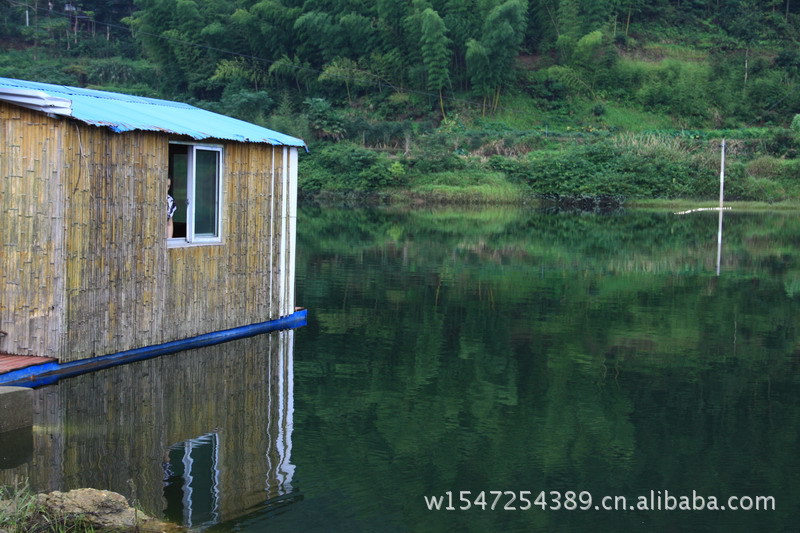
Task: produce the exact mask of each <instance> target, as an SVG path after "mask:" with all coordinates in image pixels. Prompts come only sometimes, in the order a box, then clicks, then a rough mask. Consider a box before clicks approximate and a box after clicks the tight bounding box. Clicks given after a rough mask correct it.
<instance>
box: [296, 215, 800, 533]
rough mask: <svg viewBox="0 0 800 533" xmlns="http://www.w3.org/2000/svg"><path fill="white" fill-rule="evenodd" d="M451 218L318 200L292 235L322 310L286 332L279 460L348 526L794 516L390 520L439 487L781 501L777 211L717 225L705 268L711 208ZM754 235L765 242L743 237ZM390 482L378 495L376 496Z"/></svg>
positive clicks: (781, 520) (486, 527)
mask: <svg viewBox="0 0 800 533" xmlns="http://www.w3.org/2000/svg"><path fill="white" fill-rule="evenodd" d="M453 213H454V212H452V211H451V212H448V214H447V215H446V216H442V217H440V216H438V214H437V213H436V212H428V211H426V212H421V213H409V212H403V213H391V212H386V211H381V212H377V213H371V212H368V211H364V212H350V213H347V214H346V215H344V214H343V216H344V217H345V219H344V220H343V221H338V220H337V218H336V217H337V213H335V212H333V213H332V212H320V213H318V215H319V217H321V218H319V219H315V220H311V221H309V224H310V226H311V227H312V228H315V229H313V230H309V231H310V233H307V234H306V235H305V236H303V235H302V234H301V236H300V238H301V239H305V244H304V245H303V246H300V247H299V251H300V253H299V256H298V274H299V279H300V280H301V281H300V287H301V290H300V294H301V295H302V296H301V300H302V301H303V303H304V305H308V306H309V307H310V308H312V309H314V310H315V311H314V312H315V316H316V317H319V320H315V321H314V323H313V324H312V325H310V326H309V327H307V328H304V329H303V330H301V331H300V332H299V335H301V336H302V345H303V347H304V351H303V357H301V358H300V359H299V361H298V364H297V375H298V377H299V379H301V380H302V381H303V383H304V386H303V388H302V390H300V391H299V393H298V395H297V402H298V410H297V413H298V414H297V419H298V420H297V422H298V427H303V430H302V433H303V437H302V441H303V442H304V443H305V444H304V445H303V447H302V448H301V449H300V450H299V451H298V453H297V454H296V459H297V461H298V463H299V464H302V465H303V471H304V473H307V475H310V476H313V477H314V478H315V479H314V480H311V482H312V483H313V481H316V480H317V479H319V480H324V482H320V483H324V485H325V487H332V488H331V489H330V493H331V494H335V496H336V499H337V503H338V501H339V500H341V501H345V502H348V504H349V506H348V513H347V518H351V517H353V516H355V521H356V522H357V523H358V524H372V523H378V521H379V520H382V522H381V523H382V524H383V525H384V526H385V527H384V529H386V530H397V531H403V530H413V529H414V526H418V525H419V524H424V527H423V528H422V529H425V530H430V531H439V530H442V531H445V530H446V531H456V530H458V531H500V530H503V531H629V530H634V529H636V528H639V529H642V528H644V529H646V530H653V531H671V530H675V531H689V530H695V531H715V530H719V531H722V530H725V531H755V530H765V529H774V530H781V529H782V528H781V524H786V523H792V522H791V520H790V519H789V518H787V517H789V516H796V515H797V511H796V508H795V507H793V506H791V505H789V504H787V508H786V510H783V511H780V512H778V513H771V514H768V515H765V514H763V513H762V514H756V513H750V514H747V515H745V514H744V513H740V514H738V515H735V516H734V515H733V514H732V513H728V514H727V515H726V514H725V513H716V514H707V515H702V514H701V513H696V514H694V515H692V516H691V517H687V513H683V514H680V515H678V513H671V514H670V513H651V514H641V513H583V514H581V513H573V514H572V515H570V520H569V524H568V525H567V521H566V520H565V515H564V513H561V514H558V513H529V514H524V513H517V514H513V513H506V514H502V513H497V512H495V513H494V514H491V513H489V512H485V513H483V512H474V513H458V512H454V513H439V514H437V513H427V514H424V515H422V516H419V515H416V516H414V519H412V518H409V515H413V513H414V509H415V507H414V506H415V503H414V502H418V501H419V499H420V495H421V494H433V493H437V492H440V491H444V490H453V489H452V487H458V488H459V489H463V490H470V489H472V490H480V489H485V488H491V487H496V486H498V485H500V484H505V485H506V486H509V487H517V488H520V487H524V488H526V489H527V488H533V489H534V490H540V489H542V488H545V489H551V490H562V491H563V490H570V489H574V488H575V487H579V489H574V490H587V491H591V492H592V493H594V494H596V495H597V494H608V493H609V491H615V493H618V494H627V495H633V494H639V493H643V492H645V491H646V490H650V489H652V488H654V487H655V488H656V489H657V490H659V489H663V488H669V490H670V491H671V492H672V491H675V492H679V491H681V492H684V493H688V494H691V490H692V489H696V490H698V491H705V493H707V494H724V495H726V496H727V495H730V494H743V493H745V492H751V493H757V492H758V493H769V492H770V491H772V492H776V493H777V492H780V491H783V490H784V489H783V487H789V489H787V490H788V491H789V492H790V494H787V495H786V501H787V502H791V501H794V499H795V497H796V496H797V493H798V489H797V487H798V485H797V483H795V482H794V481H793V480H794V479H795V478H796V475H797V473H798V472H800V463H798V459H797V454H796V453H794V446H793V444H791V443H794V441H795V440H796V438H797V432H798V427H799V426H800V416H798V405H800V403H798V401H797V400H798V388H797V386H796V383H795V382H796V378H795V376H796V373H797V358H796V355H794V354H796V353H797V352H798V351H800V329H799V328H798V327H797V325H796V322H797V320H796V318H797V316H798V315H800V301H796V300H795V299H794V298H793V297H792V293H790V292H788V290H787V287H788V286H789V285H787V283H786V282H787V279H788V276H784V274H783V272H784V271H786V269H788V268H791V266H792V265H793V264H794V262H795V261H796V260H795V259H794V258H795V257H796V253H794V252H793V253H790V254H788V255H786V254H785V251H786V248H787V247H788V246H789V243H791V242H792V241H793V239H795V238H796V237H795V234H796V233H800V226H798V224H797V223H796V222H795V221H794V220H793V219H792V218H791V217H786V216H777V217H776V218H775V219H774V220H770V218H771V217H769V216H764V215H763V214H761V215H759V216H753V217H751V216H743V217H737V216H733V217H731V221H730V223H728V225H727V233H726V239H729V241H728V240H726V245H725V246H726V249H725V253H726V254H727V255H726V258H727V259H726V261H727V262H726V263H725V265H726V266H727V270H723V274H722V276H720V277H717V276H716V275H715V272H714V270H715V268H714V267H715V259H716V249H715V247H716V218H714V217H713V216H712V217H706V218H705V219H703V218H702V217H697V218H694V219H691V220H689V219H679V218H674V217H672V216H670V215H668V214H651V213H642V214H636V213H633V214H630V216H627V215H625V216H619V215H615V216H612V217H598V216H595V215H587V216H584V215H575V214H562V215H559V216H558V217H555V218H551V217H549V216H546V215H542V214H538V213H529V212H522V211H515V212H513V213H503V214H502V216H500V217H498V218H497V219H492V220H495V222H497V221H498V220H499V221H500V222H499V223H494V222H491V221H490V220H489V219H488V218H487V217H488V216H489V215H487V214H485V213H484V214H482V215H480V216H476V215H475V214H474V213H471V212H466V213H465V214H464V217H463V219H462V220H459V219H458V216H455V215H454V214H453ZM301 216H302V214H301ZM314 216H316V215H314ZM372 217H374V220H373V219H372ZM357 220H358V221H359V222H358V223H359V224H362V225H360V226H354V227H349V226H348V224H351V223H353V224H355V223H356V221H357ZM373 222H374V223H373ZM316 224H319V226H318V227H315V225H316ZM300 226H301V227H302V226H303V225H302V224H301V225H300ZM773 230H774V233H771V232H772V231H773ZM317 232H319V233H321V234H322V235H321V238H320V240H316V238H315V236H316V234H317ZM755 236H758V239H757V240H755V241H754V240H752V238H753V237H755ZM351 238H352V239H353V240H352V241H351V240H350V239H351ZM748 238H751V239H750V240H748ZM760 239H767V240H769V239H772V240H773V243H774V245H775V249H776V250H781V251H780V253H779V254H775V253H774V252H773V251H771V250H770V249H769V247H768V246H767V247H763V246H761V245H759V246H756V247H751V244H753V243H755V242H760ZM728 242H730V243H731V244H727V243H728ZM345 243H352V246H351V245H350V244H345ZM797 287H800V283H798V285H797ZM797 290H798V292H800V289H797ZM298 440H299V439H298ZM315 444H316V445H317V446H315ZM320 448H324V449H326V450H335V453H329V454H319V453H315V452H317V451H318V450H319V449H320ZM352 465H358V467H357V474H356V475H352V473H351V472H350V473H348V469H350V468H352ZM387 479H391V484H392V491H391V494H385V495H382V494H377V493H375V491H374V487H376V486H383V485H384V484H385V483H386V480H387ZM304 482H309V479H308V478H305V479H304ZM322 492H324V491H322ZM365 494H368V495H369V498H368V499H369V503H364V500H365V498H364V495H365ZM326 495H327V494H326ZM320 499H323V498H322V497H320ZM408 502H412V503H411V504H409V503H408ZM359 503H361V506H360V507H359V506H358V504H359ZM351 507H352V508H351ZM330 511H331V514H332V515H333V516H336V509H330ZM512 515H513V517H512ZM413 520H416V521H413ZM504 520H505V522H504ZM334 523H335V522H334ZM341 523H347V522H346V521H345V520H342V522H341ZM688 523H691V525H696V527H695V528H694V529H692V528H691V527H684V526H686V525H687V524H688ZM409 524H412V525H410V526H409ZM298 529H302V528H298ZM331 529H335V528H334V527H332V528H331ZM340 529H342V530H345V529H346V528H344V527H342V528H340ZM364 529H365V530H367V529H369V528H364Z"/></svg>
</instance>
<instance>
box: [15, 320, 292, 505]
mask: <svg viewBox="0 0 800 533" xmlns="http://www.w3.org/2000/svg"><path fill="white" fill-rule="evenodd" d="M293 335H294V332H293V331H280V332H273V333H270V334H268V335H259V336H256V337H252V338H248V339H241V340H238V341H234V342H231V343H227V344H221V345H217V346H207V347H205V348H201V349H198V350H194V351H193V353H192V356H191V357H180V356H179V355H169V356H164V357H159V358H155V359H148V360H146V361H140V362H137V363H134V364H131V365H123V366H118V367H113V368H109V369H106V370H103V371H100V372H94V373H90V374H84V375H82V376H78V377H75V378H71V379H68V380H62V381H59V382H58V383H57V384H56V385H53V386H49V387H42V388H39V389H36V390H35V401H36V407H35V408H36V413H35V415H34V416H35V420H34V433H33V440H34V442H33V449H34V457H33V460H32V461H30V462H29V463H26V464H24V465H20V466H18V467H15V468H13V469H8V470H0V485H4V484H13V483H14V482H15V481H19V482H24V481H29V482H30V486H31V488H32V489H34V490H37V491H45V490H62V491H65V490H70V489H73V488H81V487H95V488H101V489H107V490H112V491H115V492H119V493H121V494H123V495H125V496H126V497H127V498H129V499H130V500H134V499H135V500H137V501H138V502H139V503H140V504H141V505H142V507H143V508H144V510H145V511H146V512H148V513H150V514H153V515H156V516H160V515H161V513H162V511H163V509H164V508H165V507H166V501H165V499H164V492H163V479H164V470H163V462H164V457H165V456H166V455H167V452H168V449H169V447H170V446H172V445H174V444H178V443H181V442H183V441H185V440H188V439H193V438H196V437H199V436H201V435H205V434H208V433H211V432H215V433H217V435H218V439H219V440H218V442H219V445H220V450H219V459H220V463H219V465H218V468H219V489H220V498H221V502H220V503H221V514H222V518H223V519H226V520H229V519H232V518H235V517H236V516H238V515H241V514H243V513H245V512H247V511H248V510H250V509H252V507H253V506H255V505H258V504H261V503H263V501H264V500H265V499H266V498H271V497H276V496H279V495H284V494H286V493H287V492H290V491H291V483H292V475H293V470H294V466H293V465H292V464H291V457H290V453H291V448H292V443H291V438H292V423H293V422H292V394H293V390H292V360H293ZM143 377H144V379H143Z"/></svg>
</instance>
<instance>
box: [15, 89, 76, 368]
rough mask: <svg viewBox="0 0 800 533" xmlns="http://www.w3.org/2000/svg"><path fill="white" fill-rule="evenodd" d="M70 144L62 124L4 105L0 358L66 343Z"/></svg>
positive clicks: (50, 349) (44, 351)
mask: <svg viewBox="0 0 800 533" xmlns="http://www.w3.org/2000/svg"><path fill="white" fill-rule="evenodd" d="M63 143H64V135H63V130H62V129H61V128H60V127H59V125H58V123H57V122H55V121H53V120H51V119H48V118H46V117H45V116H44V115H42V114H39V113H34V112H29V111H27V110H25V109H23V108H20V107H16V106H11V105H7V104H2V103H0V239H1V240H0V331H2V332H4V333H0V352H5V353H14V354H19V355H45V354H52V353H57V352H58V350H59V348H60V347H61V346H62V345H63V343H64V331H65V330H64V321H65V319H66V303H65V294H64V284H65V272H64V258H65V255H66V247H65V232H64V220H65V208H64V195H65V190H64V189H65V187H64V185H63V181H62V180H63V168H62V165H61V162H60V159H61V157H60V154H61V151H62V150H63Z"/></svg>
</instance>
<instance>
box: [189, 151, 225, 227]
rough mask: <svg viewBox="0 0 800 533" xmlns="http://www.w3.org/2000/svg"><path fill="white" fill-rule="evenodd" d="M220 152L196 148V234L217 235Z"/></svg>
mask: <svg viewBox="0 0 800 533" xmlns="http://www.w3.org/2000/svg"><path fill="white" fill-rule="evenodd" d="M218 156H219V152H217V151H211V150H202V149H199V148H198V149H196V150H195V176H196V183H195V193H194V205H195V214H194V231H195V234H196V235H203V236H216V235H217V205H218V204H219V201H218V198H217V191H218V190H219V187H218V185H219V184H218V183H217V174H218V172H217V168H218V165H217V160H218Z"/></svg>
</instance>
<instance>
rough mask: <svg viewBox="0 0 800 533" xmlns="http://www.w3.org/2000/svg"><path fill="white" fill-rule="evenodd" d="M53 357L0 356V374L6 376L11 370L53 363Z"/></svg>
mask: <svg viewBox="0 0 800 533" xmlns="http://www.w3.org/2000/svg"><path fill="white" fill-rule="evenodd" d="M55 360H56V359H55V358H54V357H35V356H31V355H4V354H0V374H6V373H8V372H11V371H12V370H19V369H20V368H27V367H29V366H33V365H41V364H44V363H50V362H52V361H55Z"/></svg>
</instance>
